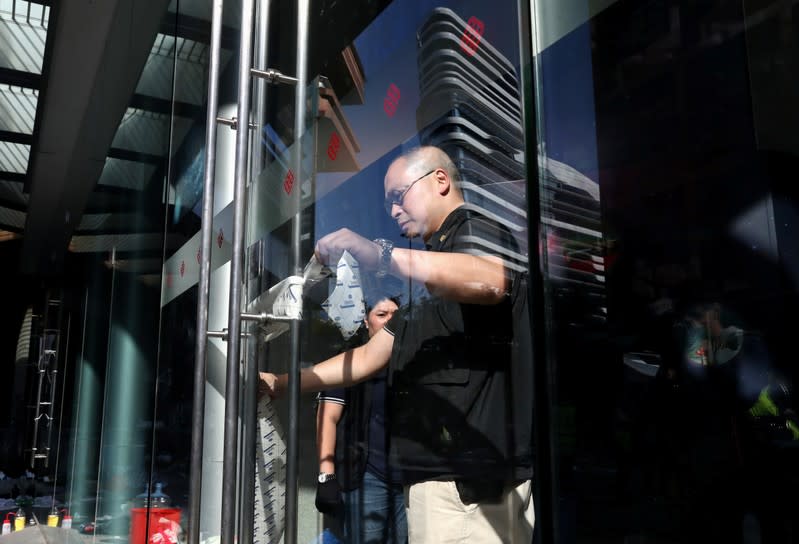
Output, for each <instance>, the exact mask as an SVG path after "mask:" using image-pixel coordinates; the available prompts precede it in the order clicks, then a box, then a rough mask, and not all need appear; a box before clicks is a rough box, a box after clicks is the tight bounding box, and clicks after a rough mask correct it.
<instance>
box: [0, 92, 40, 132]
mask: <svg viewBox="0 0 799 544" xmlns="http://www.w3.org/2000/svg"><path fill="white" fill-rule="evenodd" d="M38 100H39V91H37V90H34V89H25V88H23V87H15V86H13V85H8V86H3V88H0V130H7V131H9V132H19V133H23V134H32V133H33V120H34V118H35V117H36V103H37V101H38Z"/></svg>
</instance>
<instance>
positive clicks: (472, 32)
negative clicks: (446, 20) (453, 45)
mask: <svg viewBox="0 0 799 544" xmlns="http://www.w3.org/2000/svg"><path fill="white" fill-rule="evenodd" d="M466 24H467V25H469V26H467V27H466V29H465V30H464V31H463V36H462V37H461V49H463V51H464V53H466V54H467V55H469V56H470V57H471V56H473V55H474V54H475V53H476V52H477V48H478V47H479V46H480V40H481V39H482V38H483V32H485V24H484V23H483V21H481V20H480V19H478V18H477V17H474V16H472V17H469V20H468V21H467V22H466Z"/></svg>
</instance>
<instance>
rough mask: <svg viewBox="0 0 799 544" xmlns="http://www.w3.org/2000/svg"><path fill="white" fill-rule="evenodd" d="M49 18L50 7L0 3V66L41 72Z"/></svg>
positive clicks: (11, 0)
mask: <svg viewBox="0 0 799 544" xmlns="http://www.w3.org/2000/svg"><path fill="white" fill-rule="evenodd" d="M49 19H50V6H45V5H43V4H36V3H33V2H26V1H24V0H3V1H2V2H0V51H2V53H1V54H0V68H10V69H12V70H19V71H21V72H30V73H34V74H41V73H42V59H43V57H44V44H45V40H46V39H47V26H48V23H49Z"/></svg>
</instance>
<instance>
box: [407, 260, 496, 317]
mask: <svg viewBox="0 0 799 544" xmlns="http://www.w3.org/2000/svg"><path fill="white" fill-rule="evenodd" d="M391 272H392V273H393V274H395V275H397V276H400V277H405V278H412V279H414V280H416V281H419V282H424V284H425V285H426V286H427V289H428V290H429V291H430V292H431V293H433V294H435V295H438V296H441V297H443V298H447V299H450V300H455V301H457V302H462V303H466V304H497V303H499V302H501V301H502V299H503V298H504V297H505V295H506V294H507V293H508V291H509V290H510V285H509V281H508V279H507V277H506V273H505V267H504V265H503V264H502V260H501V259H500V258H499V257H494V256H479V257H478V256H476V255H469V254H467V253H437V252H433V251H421V250H416V249H402V248H396V249H394V251H393V252H392V258H391Z"/></svg>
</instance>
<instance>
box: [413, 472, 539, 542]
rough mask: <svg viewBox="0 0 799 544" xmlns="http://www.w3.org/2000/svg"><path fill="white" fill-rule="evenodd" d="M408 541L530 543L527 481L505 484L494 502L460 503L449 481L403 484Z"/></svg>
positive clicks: (531, 521)
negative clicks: (499, 499)
mask: <svg viewBox="0 0 799 544" xmlns="http://www.w3.org/2000/svg"><path fill="white" fill-rule="evenodd" d="M405 509H406V512H407V514H408V544H449V543H451V544H456V543H457V544H467V543H468V544H483V543H494V542H497V543H503V544H531V543H532V541H533V526H534V524H535V511H534V509H533V495H532V486H531V483H530V481H529V480H528V481H525V482H522V483H521V484H519V485H517V486H516V487H508V488H506V489H505V492H504V494H503V496H502V500H501V501H500V502H498V503H494V504H487V503H479V504H463V503H462V502H461V499H460V496H459V495H458V490H457V489H456V488H455V482H453V481H441V482H438V481H426V482H419V483H416V484H413V485H410V486H405Z"/></svg>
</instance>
